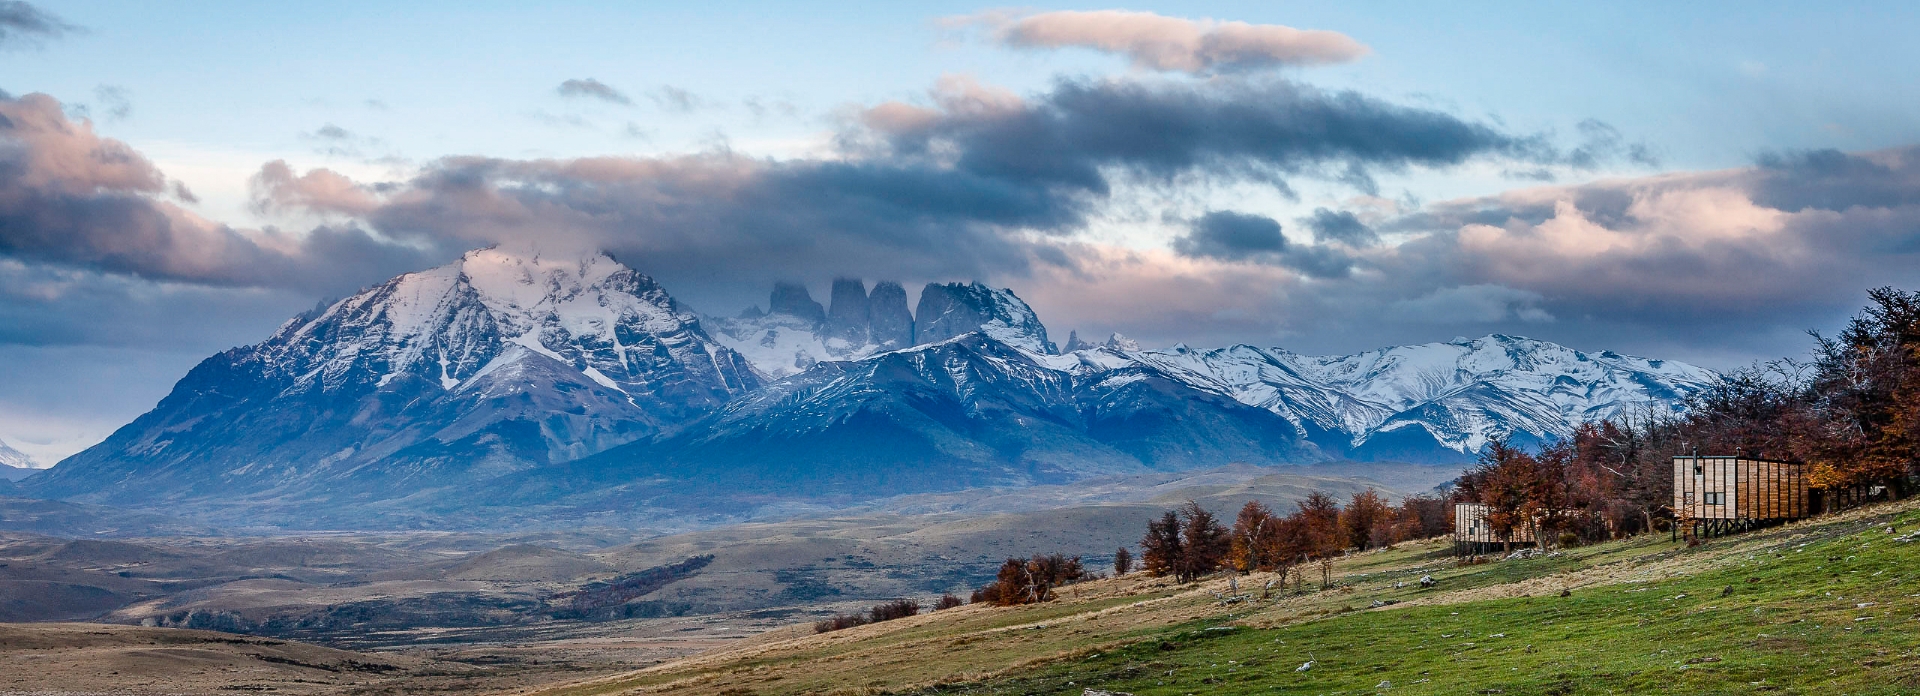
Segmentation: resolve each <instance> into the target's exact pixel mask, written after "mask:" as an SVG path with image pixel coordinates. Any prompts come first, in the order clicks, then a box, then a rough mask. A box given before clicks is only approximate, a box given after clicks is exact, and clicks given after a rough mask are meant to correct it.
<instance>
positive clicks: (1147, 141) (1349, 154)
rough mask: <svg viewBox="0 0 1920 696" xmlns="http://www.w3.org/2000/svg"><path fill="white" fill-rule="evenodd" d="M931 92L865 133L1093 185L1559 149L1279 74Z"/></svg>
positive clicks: (951, 157)
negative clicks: (1021, 91)
mask: <svg viewBox="0 0 1920 696" xmlns="http://www.w3.org/2000/svg"><path fill="white" fill-rule="evenodd" d="M933 96H934V100H935V102H936V108H927V107H920V106H915V105H910V104H903V103H899V102H890V103H884V104H880V105H878V106H875V107H873V108H871V109H868V110H866V111H865V112H863V113H862V119H863V120H862V123H863V124H864V125H865V126H867V128H868V131H866V132H865V133H863V134H864V135H874V136H878V138H879V142H878V143H877V144H878V145H880V146H882V147H883V148H884V152H882V153H880V154H884V155H888V156H891V157H893V158H897V159H900V160H938V161H941V162H942V163H944V164H947V165H949V166H950V167H951V168H953V169H955V170H961V171H965V172H969V173H973V174H978V175H982V176H990V177H995V178H1000V179H1017V180H1021V181H1024V182H1026V183H1028V184H1030V185H1036V186H1044V187H1061V188H1071V189H1078V190H1082V191H1086V192H1091V193H1097V194H1101V195H1104V194H1105V193H1106V192H1107V190H1108V183H1109V182H1108V180H1107V176H1108V174H1107V173H1106V172H1108V171H1113V170H1119V171H1124V172H1127V173H1131V174H1135V175H1139V176H1143V177H1146V178H1149V179H1153V180H1157V181H1162V182H1171V181H1172V180H1173V179H1174V178H1175V177H1177V176H1180V175H1183V174H1190V173H1195V172H1205V173H1206V174H1208V175H1209V176H1214V177H1227V178H1236V177H1237V178H1241V179H1245V180H1259V181H1268V182H1272V183H1275V184H1283V183H1284V180H1285V178H1287V177H1289V176H1313V177H1319V178H1324V179H1329V180H1342V181H1352V180H1355V179H1356V178H1361V179H1364V178H1366V177H1367V176H1368V173H1369V172H1371V171H1375V170H1380V171H1401V170H1405V169H1407V168H1409V167H1414V166H1422V167H1446V166H1451V165H1456V164H1459V163H1462V162H1465V161H1466V160H1467V159H1469V158H1473V157H1482V156H1484V157H1492V158H1503V159H1508V160H1513V161H1527V162H1534V161H1550V160H1555V159H1558V158H1559V157H1561V155H1560V154H1559V153H1558V152H1556V151H1554V150H1553V149H1552V148H1551V147H1550V146H1549V145H1548V144H1547V143H1546V142H1545V141H1544V140H1542V139H1540V138H1538V137H1533V136H1526V137H1522V136H1515V135H1512V134H1508V133H1505V132H1502V131H1500V130H1498V129H1495V128H1493V127H1492V126H1488V125H1485V124H1480V123H1473V122H1468V121H1464V120H1462V119H1460V118H1457V117H1455V116H1453V115H1450V114H1447V113H1444V112H1440V111H1435V110H1429V109H1420V108H1414V107H1407V106H1401V105H1397V104H1392V103H1389V102H1384V101H1380V100H1376V99H1373V98H1370V97H1367V96H1364V95H1361V94H1359V93H1356V92H1326V91H1322V90H1318V89H1315V88H1312V87H1308V86H1304V85H1299V84H1295V83H1292V82H1287V81H1284V80H1271V79H1256V80H1222V81H1213V82H1208V83H1204V84H1189V83H1181V82H1164V81H1111V80H1106V81H1092V80H1062V81H1060V82H1058V83H1056V84H1055V85H1054V86H1053V89H1052V90H1051V91H1049V92H1046V93H1042V94H1039V95H1035V96H1034V97H1031V98H1024V99H1023V98H1020V97H1017V96H1014V95H1011V94H1007V93H1004V92H1001V91H998V90H993V89H990V88H982V87H979V86H977V85H974V84H972V83H971V82H969V81H965V80H947V81H943V83H942V85H941V88H940V89H939V90H937V91H936V92H935V93H934V95H933ZM864 144H867V145H874V144H876V143H864ZM864 154H867V155H873V154H875V153H873V152H866V153H864Z"/></svg>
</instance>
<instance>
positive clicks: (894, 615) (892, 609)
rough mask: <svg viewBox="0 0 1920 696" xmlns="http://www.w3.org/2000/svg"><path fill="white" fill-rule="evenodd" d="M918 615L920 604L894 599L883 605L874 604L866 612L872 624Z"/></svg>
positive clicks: (909, 600) (908, 600)
mask: <svg viewBox="0 0 1920 696" xmlns="http://www.w3.org/2000/svg"><path fill="white" fill-rule="evenodd" d="M918 613H920V603H919V602H915V601H913V600H911V599H896V600H893V601H891V602H887V603H885V604H875V605H873V608H872V609H870V610H868V611H867V615H868V616H869V617H872V621H873V622H874V623H880V622H882V621H892V620H894V619H904V618H907V617H909V616H913V615H915V614H918Z"/></svg>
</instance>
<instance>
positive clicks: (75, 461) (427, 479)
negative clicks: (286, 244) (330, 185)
mask: <svg viewBox="0 0 1920 696" xmlns="http://www.w3.org/2000/svg"><path fill="white" fill-rule="evenodd" d="M760 383H761V380H760V377H759V376H758V375H756V374H755V373H754V372H753V370H752V369H751V368H750V367H749V366H748V364H747V362H746V361H745V360H744V359H742V358H741V357H740V356H739V355H738V354H736V353H734V352H733V351H732V350H730V349H728V348H726V347H725V346H722V345H719V344H717V343H715V342H714V341H713V340H711V339H710V338H709V337H708V336H707V334H706V333H705V331H704V330H703V329H702V328H701V326H700V322H699V320H698V318H697V317H696V316H695V315H694V314H693V313H691V312H689V311H686V310H684V309H682V308H680V307H679V306H677V305H676V303H675V302H674V300H673V298H671V297H669V296H668V295H667V293H666V292H665V291H664V290H662V289H661V288H660V287H659V285H657V284H655V283H654V281H653V280H652V279H650V278H648V277H646V276H644V275H641V274H639V273H637V272H635V271H633V270H632V269H629V268H627V267H625V266H623V265H621V264H619V263H618V262H616V261H614V260H613V259H612V258H610V257H608V256H606V255H604V254H593V255H588V256H564V257H543V256H541V255H539V254H537V253H534V252H531V251H512V250H506V249H499V248H489V249H481V250H477V251H472V252H468V253H467V254H466V255H464V256H463V257H461V258H460V260H458V261H455V262H453V263H450V264H447V265H445V266H441V267H438V268H433V269H429V270H426V271H421V272H418V273H409V274H406V275H402V276H399V277H397V278H394V279H392V280H390V281H387V282H386V283H383V284H381V285H379V286H377V287H374V288H372V289H369V290H366V291H364V292H361V293H359V294H357V295H354V296H352V297H349V298H346V299H344V300H340V301H338V302H335V303H333V304H331V305H328V306H326V307H323V308H318V309H316V311H314V312H311V313H309V314H307V315H303V316H300V317H296V318H295V319H293V320H291V321H289V322H287V323H286V324H284V325H282V326H281V327H280V329H279V330H278V331H277V332H275V333H274V335H273V336H272V337H271V338H269V339H267V340H266V341H265V342H262V343H260V344H257V345H252V346H246V347H242V348H236V349H233V350H229V351H227V352H224V353H221V354H219V355H216V356H214V357H212V358H208V359H207V360H206V361H204V362H202V363H201V364H200V365H199V366H197V367H195V368H194V369H193V371H192V372H190V373H189V374H188V375H187V377H186V378H185V379H183V380H181V382H180V383H179V384H178V385H176V386H175V388H174V390H173V393H171V394H169V395H168V396H167V397H166V399H164V400H162V401H161V403H160V405H159V406H158V407H156V408H155V409H154V410H153V411H151V412H149V413H147V414H146V415H144V416H141V417H140V418H139V419H138V420H136V421H134V422H133V423H132V424H130V425H128V426H126V427H124V428H121V429H120V430H119V431H118V432H116V433H114V434H113V435H112V436H111V437H109V438H108V439H107V440H106V441H105V442H103V443H101V444H99V445H96V446H95V447H93V448H91V449H89V450H87V451H85V452H83V453H81V454H79V455H76V456H74V457H72V458H69V459H68V460H66V461H65V462H63V463H62V464H61V465H60V466H59V467H56V469H55V472H54V475H53V476H50V477H47V479H48V480H47V481H45V482H43V484H42V485H44V486H45V488H46V490H48V491H50V492H54V493H63V492H68V491H71V492H76V493H79V492H84V493H87V494H89V495H93V496H102V495H104V496H106V497H110V498H129V497H132V498H138V497H142V496H147V495H166V494H170V493H178V494H180V495H188V494H191V493H192V492H193V491H199V492H201V493H205V492H207V491H209V490H211V489H219V490H221V492H222V494H232V493H243V492H266V491H275V490H279V491H291V490H296V489H301V487H302V486H303V485H305V484H307V483H312V482H318V481H323V480H324V481H334V483H332V484H330V486H331V487H332V488H333V489H334V490H336V491H352V490H362V491H363V492H364V493H365V494H366V495H369V496H380V495H388V494H391V495H405V494H407V492H408V491H409V490H410V489H411V488H414V487H419V486H429V485H438V484H441V483H445V482H447V481H452V480H457V479H459V478H461V477H472V476H484V475H497V474H500V473H505V472H508V471H512V470H516V469H520V468H525V467H528V466H533V465H538V464H545V463H549V462H558V461H567V460H572V459H577V458H579V457H583V456H587V455H590V454H593V453H595V452H598V451H601V450H604V449H607V448H609V447H613V446H615V445H619V444H622V443H625V442H629V441H632V440H635V439H639V438H644V437H648V436H651V435H653V434H655V433H657V432H659V431H660V429H661V428H663V427H666V426H669V425H672V424H676V423H680V422H683V421H686V420H690V419H692V418H696V417H698V416H701V415H705V414H706V413H708V412H710V411H713V410H715V409H717V408H719V407H720V406H721V405H722V404H725V403H726V402H727V401H729V400H730V399H732V398H733V397H735V396H737V395H739V394H743V393H747V392H750V391H752V390H754V389H757V388H758V387H759V386H760ZM154 480H163V481H165V482H166V484H165V485H155V486H148V485H147V484H148V483H151V482H152V481H154ZM336 480H345V481H351V482H357V483H358V484H364V485H363V486H361V487H360V488H356V487H355V486H353V485H347V484H344V483H339V482H338V481H336ZM401 481H413V482H414V483H411V484H407V485H399V482H401ZM209 487H211V488H209ZM307 492H308V493H311V491H307Z"/></svg>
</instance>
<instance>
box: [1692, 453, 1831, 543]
mask: <svg viewBox="0 0 1920 696" xmlns="http://www.w3.org/2000/svg"><path fill="white" fill-rule="evenodd" d="M1814 505H1815V502H1814V500H1813V497H1812V495H1811V491H1809V490H1808V487H1807V472H1806V467H1805V466H1803V465H1800V464H1795V463H1792V462H1781V461H1772V460H1766V459H1755V458H1750V457H1739V456H1679V457H1674V458H1673V513H1674V517H1676V518H1678V520H1679V521H1680V523H1681V524H1682V525H1691V530H1692V533H1693V534H1695V535H1701V534H1706V535H1710V536H1712V535H1719V534H1725V533H1729V532H1736V531H1745V530H1748V529H1752V528H1754V527H1757V526H1761V525H1763V524H1767V523H1773V522H1783V521H1786V520H1797V519H1802V518H1805V517H1807V516H1809V515H1810V514H1811V513H1812V511H1813V510H1814V507H1813V506H1814ZM1678 533H1679V529H1678V525H1676V528H1675V534H1676V535H1677V534H1678Z"/></svg>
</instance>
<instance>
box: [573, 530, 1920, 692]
mask: <svg viewBox="0 0 1920 696" xmlns="http://www.w3.org/2000/svg"><path fill="white" fill-rule="evenodd" d="M1917 532H1920V507H1917V506H1916V505H1915V504H1913V503H1911V502H1909V503H1901V504H1896V505H1889V506H1880V507H1876V508H1870V509H1865V510H1858V511H1854V512H1851V513H1848V514H1845V515H1840V516H1834V517H1828V518H1822V519H1819V520H1814V521H1808V522H1802V523H1798V524H1794V525H1790V526H1786V527H1780V528H1775V529H1770V530H1765V531H1761V532H1756V533H1752V534H1747V535H1743V536H1738V537H1730V538H1725V539H1718V540H1714V541H1711V542H1709V543H1707V544H1704V545H1701V546H1698V547H1691V548H1689V547H1687V546H1685V545H1682V544H1674V543H1670V542H1668V541H1667V538H1666V537H1665V536H1660V537H1657V538H1656V537H1642V538H1640V539H1634V540H1628V541H1620V542H1611V543H1607V544H1599V545H1594V546H1589V547H1583V548H1578V549H1570V550H1567V551H1565V552H1562V553H1560V554H1558V555H1555V556H1550V557H1543V558H1533V559H1525V560H1512V561H1499V562H1494V563H1485V564H1479V565H1467V566H1460V565H1458V564H1456V563H1455V562H1454V561H1453V560H1452V559H1451V558H1450V557H1449V556H1448V555H1447V548H1446V546H1445V545H1444V544H1441V543H1438V542H1429V543H1418V544H1403V545H1401V546H1400V547H1399V548H1397V549H1393V550H1389V551H1382V552H1376V553H1368V554H1361V555H1357V556H1354V557H1352V558H1349V559H1346V560H1344V561H1342V562H1341V563H1340V564H1339V566H1338V568H1337V574H1338V582H1339V586H1338V587H1337V588H1335V589H1332V590H1327V591H1318V590H1314V589H1311V588H1310V589H1308V590H1305V591H1301V592H1296V593H1284V594H1283V593H1276V595H1275V596H1273V597H1272V598H1268V599H1255V600H1254V601H1252V602H1247V603H1238V604H1231V605H1223V604H1221V603H1220V602H1219V601H1218V600H1216V599H1215V597H1214V595H1213V594H1212V593H1213V592H1219V591H1223V590H1224V589H1225V588H1226V580H1225V579H1224V578H1220V579H1216V580H1212V581H1208V582H1204V583H1198V584H1195V585H1188V586H1180V585H1175V584H1173V583H1171V582H1168V581H1165V580H1158V579H1150V578H1145V577H1144V576H1138V575H1135V576H1129V577H1126V578H1119V579H1113V580H1104V581H1099V582H1093V583H1087V584H1083V585H1079V586H1076V587H1074V588H1071V589H1070V590H1069V592H1068V593H1067V596H1066V597H1063V598H1062V599H1060V600H1058V601H1055V602H1050V603H1047V604H1043V605H1038V606H1032V607H1023V608H1011V609H998V608H988V607H975V606H968V607H963V608H959V609H953V610H948V611H944V612H938V613H934V614H930V615H923V616H918V617H913V618H909V619H902V620H899V621H895V622H889V623H885V624H878V625H871V626H864V627H860V628H855V629H849V630H846V631H840V632H836V633H831V634H826V635H812V634H810V633H809V632H808V631H807V630H806V629H805V628H804V627H794V628H791V629H787V630H785V631H779V632H774V633H771V634H766V635H763V636H760V637H757V638H755V639H751V640H749V641H748V642H745V643H742V644H738V645H735V646H731V647H729V648H727V649H724V650H722V651H718V652H713V653H709V654H705V655H700V656H696V657H693V658H689V659H686V660H681V661H677V662H673V663H668V664H665V665H661V666H658V667H654V668H650V669H646V670H641V671H639V672H634V673H630V674H625V675H621V676H618V677H613V678H607V679H600V680H596V681H593V682H587V683H581V684H575V685H570V686H568V687H565V688H562V689H556V690H551V691H546V692H542V693H551V694H581V695H584V694H618V693H660V692H669V691H670V692H673V693H692V694H700V693H711V694H733V695H739V694H749V693H751V694H789V693H846V694H893V693H900V694H921V693H926V694H1080V693H1081V692H1082V690H1083V689H1086V688H1096V689H1105V690H1114V691H1125V692H1132V693H1135V694H1143V695H1144V694H1196V693H1206V694H1236V693H1248V694H1251V693H1261V694H1272V693H1348V694H1357V693H1386V692H1389V691H1390V692H1392V693H1415V694H1423V693H1432V694H1453V693H1506V694H1607V693H1650V692H1663V693H1755V692H1770V693H1810V692H1813V691H1815V690H1818V691H1819V692H1821V693H1833V694H1838V693H1911V692H1913V691H1914V690H1916V689H1920V657H1917V656H1916V654H1915V652H1916V648H1920V533H1917ZM1426 574H1431V575H1432V576H1433V577H1434V578H1435V579H1436V580H1437V581H1438V586H1437V587H1436V588H1434V589H1431V590H1422V589H1420V588H1419V587H1418V583H1417V582H1415V581H1416V580H1417V579H1418V578H1419V577H1420V576H1422V575H1426ZM1270 579H1272V576H1270V575H1263V574H1255V575H1252V576H1247V577H1242V578H1240V579H1239V582H1240V587H1241V588H1243V590H1244V589H1249V588H1250V589H1252V591H1253V592H1254V594H1255V595H1256V597H1258V595H1259V594H1260V593H1261V588H1262V586H1263V585H1264V584H1265V583H1266V582H1267V581H1268V580H1270ZM1396 585H1398V586H1396ZM1563 592H1564V593H1565V594H1564V595H1563ZM1376 602H1379V603H1380V606H1376V605H1375V603H1376ZM1309 661H1310V662H1311V666H1310V667H1308V668H1306V669H1305V670H1302V669H1301V667H1302V665H1303V664H1306V663H1308V662H1309Z"/></svg>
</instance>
